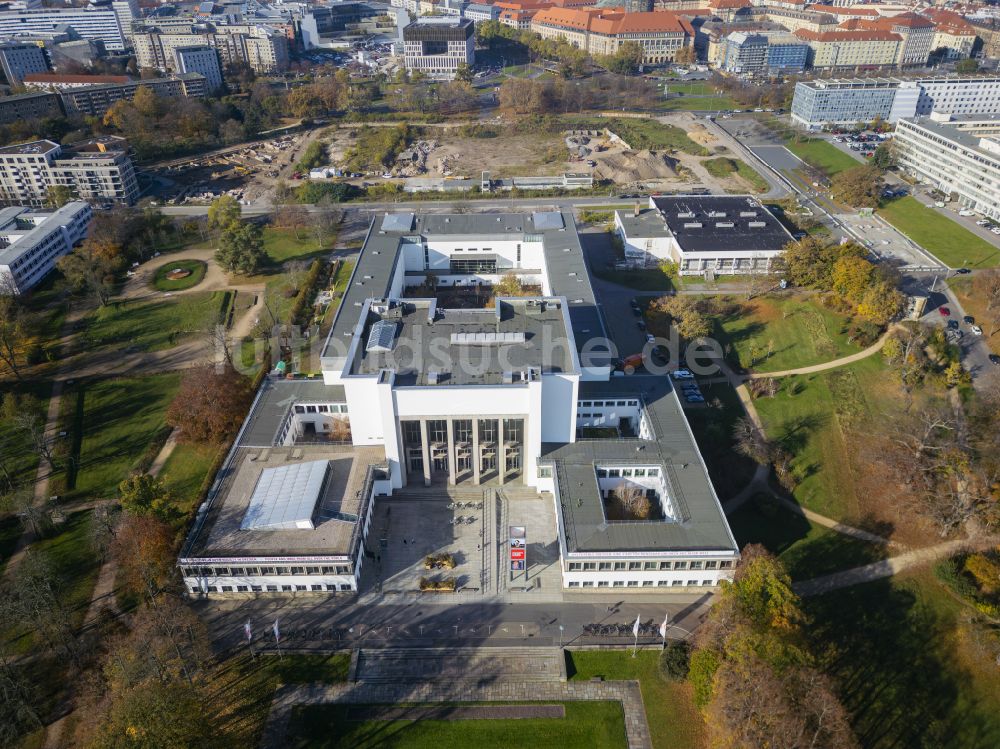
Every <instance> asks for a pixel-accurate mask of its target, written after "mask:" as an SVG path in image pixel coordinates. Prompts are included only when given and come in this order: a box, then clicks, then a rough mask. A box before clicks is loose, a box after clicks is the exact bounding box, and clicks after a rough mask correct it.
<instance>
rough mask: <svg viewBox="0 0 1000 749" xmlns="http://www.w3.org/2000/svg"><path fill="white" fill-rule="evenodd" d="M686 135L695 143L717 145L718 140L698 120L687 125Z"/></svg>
mask: <svg viewBox="0 0 1000 749" xmlns="http://www.w3.org/2000/svg"><path fill="white" fill-rule="evenodd" d="M687 131H688V137H689V138H690V139H691V140H693V141H694V142H695V143H697V144H699V145H702V146H714V145H717V144H718V142H719V140H718V138H716V137H715V136H714V135H713V134H712V133H710V132H708V130H706V129H705V126H704V125H702V124H701V123H699V122H695V123H693V124H691V125H689V126H688V128H687Z"/></svg>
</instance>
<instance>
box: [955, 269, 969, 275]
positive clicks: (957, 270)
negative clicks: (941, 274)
mask: <svg viewBox="0 0 1000 749" xmlns="http://www.w3.org/2000/svg"><path fill="white" fill-rule="evenodd" d="M955 273H957V274H958V275H960V276H964V275H965V274H966V273H972V271H971V270H970V269H969V268H956V269H955Z"/></svg>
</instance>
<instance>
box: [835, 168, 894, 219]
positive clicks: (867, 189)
mask: <svg viewBox="0 0 1000 749" xmlns="http://www.w3.org/2000/svg"><path fill="white" fill-rule="evenodd" d="M884 186H885V183H884V182H883V180H882V173H881V172H880V171H879V170H878V169H876V168H875V167H873V166H870V165H863V166H856V167H853V168H851V169H845V170H844V171H842V172H838V173H837V174H836V175H835V176H834V177H833V180H832V182H831V187H830V189H831V192H832V194H833V197H834V198H835V199H836V200H838V201H839V202H841V203H846V204H847V205H851V206H854V207H855V208H878V204H879V198H880V197H881V195H882V189H883V188H884Z"/></svg>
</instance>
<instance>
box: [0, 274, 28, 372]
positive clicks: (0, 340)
mask: <svg viewBox="0 0 1000 749" xmlns="http://www.w3.org/2000/svg"><path fill="white" fill-rule="evenodd" d="M27 342H28V329H27V324H26V320H25V312H24V309H23V308H22V307H21V305H20V304H19V303H18V302H17V301H16V300H15V299H14V298H13V297H11V296H4V295H2V294H0V363H2V364H4V365H5V366H6V367H7V369H9V370H10V372H11V374H13V375H14V377H16V378H17V379H18V380H20V379H22V378H21V364H20V359H21V354H22V352H23V350H24V347H25V345H26V344H27Z"/></svg>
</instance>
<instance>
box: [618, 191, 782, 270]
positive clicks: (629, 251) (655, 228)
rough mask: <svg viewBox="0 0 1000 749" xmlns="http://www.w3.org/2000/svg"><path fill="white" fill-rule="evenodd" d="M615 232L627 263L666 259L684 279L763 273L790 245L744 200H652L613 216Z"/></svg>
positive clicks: (757, 206) (752, 201)
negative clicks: (620, 241)
mask: <svg viewBox="0 0 1000 749" xmlns="http://www.w3.org/2000/svg"><path fill="white" fill-rule="evenodd" d="M615 231H616V233H617V234H618V236H619V237H621V239H622V242H623V243H624V246H625V258H626V259H627V260H632V261H635V262H639V263H642V264H648V263H651V262H653V263H655V262H657V261H660V260H670V261H672V262H674V263H676V264H677V267H678V270H679V271H680V273H681V275H688V276H695V275H704V274H705V273H714V274H740V273H751V272H760V271H764V270H767V269H769V268H771V265H772V263H773V261H774V259H775V258H776V257H778V256H779V255H780V254H781V252H782V250H783V249H784V247H785V245H786V244H787V243H788V242H791V241H792V236H791V234H789V233H788V230H787V229H786V228H785V227H784V226H783V225H782V223H781V222H780V221H778V219H777V218H776V217H775V216H774V214H772V213H771V212H770V211H769V210H768V209H767V207H766V206H765V205H763V204H762V203H761V202H760V201H759V200H757V198H753V197H750V196H748V195H747V196H743V195H731V196H730V195H726V196H721V195H670V196H655V195H654V196H652V197H650V199H649V204H648V206H647V207H646V208H645V209H642V210H637V211H635V212H631V213H630V212H625V211H615Z"/></svg>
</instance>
